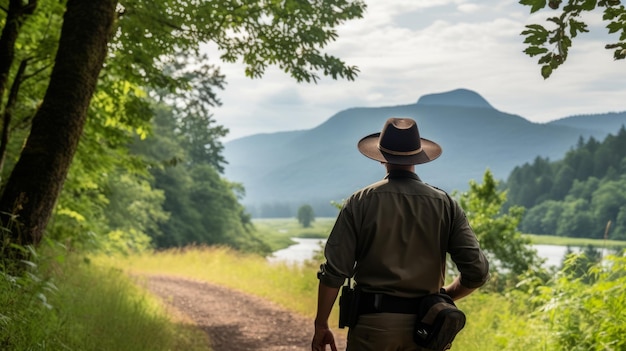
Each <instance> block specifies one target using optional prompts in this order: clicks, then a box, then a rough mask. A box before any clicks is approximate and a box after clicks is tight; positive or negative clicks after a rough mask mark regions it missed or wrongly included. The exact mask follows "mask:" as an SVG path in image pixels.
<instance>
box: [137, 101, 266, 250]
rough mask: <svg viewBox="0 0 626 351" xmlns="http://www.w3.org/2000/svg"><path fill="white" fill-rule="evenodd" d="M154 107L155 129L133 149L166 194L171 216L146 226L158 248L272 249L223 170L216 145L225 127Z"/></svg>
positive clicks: (165, 207) (238, 189)
mask: <svg viewBox="0 0 626 351" xmlns="http://www.w3.org/2000/svg"><path fill="white" fill-rule="evenodd" d="M154 111H155V112H156V115H155V120H154V127H153V133H152V134H151V135H150V136H148V137H147V138H145V139H144V140H136V141H135V143H134V144H133V153H135V154H136V155H138V156H141V157H143V158H144V159H145V160H146V162H147V163H148V164H150V165H152V168H151V170H150V173H151V175H152V176H153V179H154V180H153V182H152V186H153V187H154V188H155V189H159V191H161V192H162V194H163V201H162V206H163V210H165V211H166V212H167V214H168V216H169V217H168V218H167V220H163V221H160V222H158V223H157V224H156V226H152V227H150V228H146V233H148V235H149V236H150V237H152V239H153V240H154V243H155V245H156V247H158V248H167V247H173V246H185V245H191V244H223V245H228V246H231V247H234V248H237V249H241V250H247V251H255V252H259V253H264V254H267V253H269V247H268V246H267V245H266V244H265V243H264V242H263V241H262V240H261V239H260V238H259V237H257V236H256V235H255V234H254V233H253V232H252V231H251V224H250V218H249V216H248V215H247V214H246V213H245V211H244V208H243V206H242V205H241V204H240V203H239V199H240V196H242V194H243V188H242V187H241V185H239V184H236V183H231V182H229V181H227V180H226V179H223V178H222V177H221V176H220V174H219V172H218V171H219V169H220V164H221V162H223V160H222V158H221V155H220V153H219V152H214V151H215V150H213V148H212V147H210V145H211V142H216V140H218V138H219V137H220V136H222V135H223V132H224V129H223V128H222V127H219V126H218V127H212V123H213V120H212V119H211V118H210V116H197V115H194V114H192V113H191V112H189V113H187V114H184V115H180V114H179V113H180V110H177V109H171V108H168V107H166V106H163V105H161V106H158V107H155V108H154ZM198 130H201V131H198Z"/></svg>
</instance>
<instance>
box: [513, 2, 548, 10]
mask: <svg viewBox="0 0 626 351" xmlns="http://www.w3.org/2000/svg"><path fill="white" fill-rule="evenodd" d="M519 3H520V4H522V5H525V6H530V13H535V12H537V11H539V10H541V9H542V8H544V7H546V0H520V2H519Z"/></svg>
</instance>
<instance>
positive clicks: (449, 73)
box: [213, 0, 626, 142]
mask: <svg viewBox="0 0 626 351" xmlns="http://www.w3.org/2000/svg"><path fill="white" fill-rule="evenodd" d="M365 2H366V4H367V6H368V8H367V10H366V12H365V14H364V17H363V18H361V19H358V20H352V21H349V22H347V23H345V24H342V25H341V26H340V27H338V34H339V38H338V39H337V40H336V41H335V42H333V43H331V44H330V45H328V46H327V47H326V48H325V49H323V51H325V52H327V53H329V54H332V55H335V56H338V57H339V58H341V59H342V60H344V61H345V62H346V63H347V64H348V65H354V66H357V67H358V68H359V70H360V73H359V75H358V77H357V78H356V80H355V81H348V80H333V79H332V78H330V77H325V76H323V75H320V76H321V77H322V78H321V80H320V81H318V83H317V84H315V83H297V82H296V81H295V80H294V79H293V78H291V77H290V76H289V75H288V74H286V73H284V72H282V71H281V70H279V69H278V68H275V67H272V68H270V69H268V70H267V71H266V73H265V74H264V76H263V77H262V78H261V79H251V78H248V77H246V76H245V74H244V66H243V65H242V64H238V63H233V64H226V63H219V66H220V70H221V72H222V73H223V74H225V76H226V82H227V84H226V87H225V89H224V90H222V91H219V92H218V95H219V98H220V100H221V102H222V106H220V107H218V108H215V109H214V110H213V113H214V116H213V118H214V119H215V120H216V122H217V124H219V125H223V126H225V127H227V128H228V129H229V130H230V132H229V134H228V135H227V136H226V137H225V138H224V139H223V141H224V142H227V141H230V140H233V139H237V138H241V137H244V136H248V135H252V134H259V133H272V132H278V131H292V130H302V129H310V128H314V127H316V126H318V125H320V124H321V123H323V122H324V121H326V120H328V119H329V118H331V117H332V116H333V115H334V114H336V113H338V112H340V111H342V110H345V109H349V108H353V107H382V106H395V105H407V104H413V103H415V102H416V101H417V100H418V99H419V98H420V97H421V96H423V95H428V94H433V93H442V92H446V91H450V90H454V89H458V88H465V89H470V90H473V91H475V92H477V93H479V94H480V95H482V96H483V97H484V98H485V99H486V100H487V101H488V102H489V103H490V104H491V105H492V106H493V107H494V108H496V109H498V110H500V111H503V112H507V113H512V114H517V115H520V116H522V117H524V118H525V119H527V120H529V121H532V122H537V123H545V122H548V121H552V120H556V119H559V118H563V117H568V116H572V115H579V114H588V113H604V112H617V111H626V61H625V60H620V61H614V60H613V51H612V50H606V49H605V48H604V45H605V44H607V43H610V42H614V41H617V37H616V36H615V35H609V34H607V30H606V29H605V28H604V24H603V23H602V20H601V14H599V13H598V14H592V15H589V16H586V17H584V18H583V19H584V20H585V21H586V22H587V23H588V24H590V32H589V33H583V34H582V35H579V37H577V38H575V39H574V42H573V47H572V48H571V49H570V53H569V57H568V60H567V62H566V63H565V64H564V65H562V66H561V67H559V68H558V69H557V70H556V71H554V72H553V74H552V76H551V77H550V78H548V79H547V80H544V79H543V77H542V76H541V74H540V66H539V65H538V64H537V58H530V57H528V56H526V55H525V54H524V53H523V52H522V51H523V50H524V48H525V45H524V44H523V39H524V37H523V36H522V35H521V34H520V33H521V32H522V31H523V30H524V26H525V25H526V24H531V23H539V24H545V21H544V18H545V16H546V15H547V14H549V15H555V13H546V14H543V13H541V14H533V15H531V14H530V11H529V9H530V8H529V7H527V6H522V5H520V4H519V3H518V2H517V1H511V0H480V1H472V0H419V1H418V0H365ZM544 12H545V11H544ZM215 54H216V53H214V57H215ZM389 117H392V116H389ZM396 117H401V116H396ZM372 132H376V131H372Z"/></svg>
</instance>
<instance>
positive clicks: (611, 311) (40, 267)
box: [0, 219, 626, 351]
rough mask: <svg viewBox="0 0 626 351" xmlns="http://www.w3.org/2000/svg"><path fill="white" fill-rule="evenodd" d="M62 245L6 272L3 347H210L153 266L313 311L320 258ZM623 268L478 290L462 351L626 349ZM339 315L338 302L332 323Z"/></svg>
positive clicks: (292, 229) (290, 230)
mask: <svg viewBox="0 0 626 351" xmlns="http://www.w3.org/2000/svg"><path fill="white" fill-rule="evenodd" d="M255 226H256V228H257V230H258V231H259V232H260V233H263V235H264V236H265V237H267V239H268V241H270V242H272V243H273V244H272V245H273V247H275V248H276V249H279V248H282V247H285V246H286V245H289V241H290V239H289V238H291V237H298V236H300V237H325V236H326V235H327V233H328V231H329V230H330V228H331V227H332V219H317V220H316V221H315V222H314V223H313V227H311V228H301V227H300V226H299V225H298V223H297V221H296V220H295V219H280V220H259V221H255ZM576 244H578V243H576ZM56 252H57V251H55V250H44V253H45V255H42V257H40V258H39V259H38V260H36V261H37V262H33V263H32V266H33V267H32V270H31V272H32V273H31V274H30V275H28V276H27V277H26V278H19V279H18V278H15V277H10V276H8V275H6V274H5V275H4V276H3V277H2V278H3V279H2V280H0V284H1V286H0V306H8V307H4V308H3V310H1V311H0V326H1V328H0V349H7V347H3V346H7V345H10V346H11V347H10V348H8V349H12V350H111V351H114V350H115V351H118V350H153V351H159V350H191V351H195V350H209V349H208V347H207V346H206V339H205V337H204V335H203V334H202V333H201V332H200V331H199V330H197V329H196V328H195V327H194V326H193V324H192V323H190V322H189V321H188V320H185V319H181V318H180V316H174V315H171V314H169V313H168V311H167V310H166V309H165V308H164V307H163V306H161V305H160V304H159V303H158V302H156V301H157V300H155V298H154V297H152V296H151V295H150V294H148V293H146V292H145V291H144V290H143V289H142V288H141V286H140V285H139V284H135V283H134V282H135V281H134V280H133V278H132V277H134V276H136V275H142V274H154V273H159V274H170V275H176V276H181V277H188V278H193V279H198V280H202V281H207V282H212V283H216V284H220V285H223V286H227V287H230V288H233V289H236V290H239V291H243V292H247V293H250V294H253V295H257V296H260V297H263V298H265V299H268V300H271V301H273V302H275V303H277V304H279V305H281V306H283V307H284V308H286V309H289V310H292V311H295V312H297V313H299V314H301V315H303V316H305V317H308V318H311V321H312V320H313V318H314V313H315V306H316V293H317V279H316V275H315V273H316V271H317V269H318V266H319V263H320V262H319V261H318V260H317V259H314V260H312V261H310V262H305V263H304V264H298V265H289V264H284V263H270V262H269V261H268V260H267V259H266V258H264V257H261V256H258V255H254V254H244V253H241V252H237V251H234V250H232V249H229V248H226V247H205V246H197V247H187V248H184V249H173V250H167V251H160V252H146V253H143V254H136V255H126V256H124V255H118V256H107V255H89V256H85V255H78V254H63V255H60V256H59V255H57V254H56ZM614 267H616V268H615V269H616V271H615V272H608V273H606V274H605V275H602V274H604V273H598V275H597V278H596V280H595V282H597V283H598V284H588V282H587V283H585V282H582V281H580V280H575V279H567V275H565V274H564V275H563V276H561V277H559V276H558V275H557V278H556V279H555V280H554V282H551V283H550V285H542V284H541V283H538V282H535V281H533V278H532V276H529V278H528V279H527V280H526V281H524V282H523V284H522V285H523V287H522V288H520V289H511V290H510V291H505V292H494V291H491V290H490V289H489V288H488V287H486V288H485V289H481V290H479V291H478V292H477V293H475V294H473V295H471V296H469V297H467V298H465V299H462V300H460V301H459V302H458V305H459V307H460V308H461V309H462V310H463V311H465V313H466V314H467V317H468V322H467V325H466V327H465V329H464V330H463V331H462V332H461V333H460V334H459V336H458V337H457V339H456V340H455V342H454V346H453V348H452V350H469V351H472V350H480V351H491V350H494V351H495V350H498V351H501V350H519V351H532V350H550V351H552V350H581V351H582V350H624V349H625V348H624V347H626V345H625V344H624V343H625V341H620V340H617V341H616V339H615V335H626V330H624V328H626V326H624V323H623V321H624V312H625V311H626V309H625V308H624V306H623V302H624V297H625V295H626V292H624V291H623V288H621V287H622V286H623V284H624V283H626V282H625V281H624V280H625V279H626V278H625V276H626V275H625V274H624V271H626V269H625V267H626V264H625V263H624V262H623V261H616V263H615V264H614ZM598 301H600V302H598ZM619 301H622V303H620V302H619ZM620 316H621V317H620ZM337 317H338V316H337V308H335V309H334V311H333V315H332V316H331V321H330V324H331V326H336V325H337ZM594 328H595V329H594ZM334 330H335V332H337V333H344V332H345V330H341V329H337V328H334ZM581 330H582V332H581ZM594 330H595V331H594ZM577 333H578V334H577ZM594 333H595V334H594ZM588 334H589V335H591V334H593V335H596V334H597V335H596V336H593V335H591V336H589V335H588ZM580 335H582V337H585V338H586V339H584V340H583V341H584V342H581V339H580V338H581V336H580ZM592 336H593V338H591V337H592ZM564 338H565V339H564ZM567 338H569V339H567ZM590 338H591V339H590ZM594 338H595V339H594ZM601 338H604V339H602V340H607V341H602V340H601ZM619 338H620V339H621V338H622V337H621V336H620V337H619ZM568 340H569V341H568ZM585 340H586V341H585ZM598 340H600V341H598ZM577 344H580V345H581V346H580V347H578V348H576V347H573V346H572V345H577Z"/></svg>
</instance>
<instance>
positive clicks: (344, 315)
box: [339, 284, 361, 329]
mask: <svg viewBox="0 0 626 351" xmlns="http://www.w3.org/2000/svg"><path fill="white" fill-rule="evenodd" d="M350 285H351V284H348V285H344V286H343V287H342V288H341V296H339V328H342V329H343V328H345V327H348V328H352V327H354V326H355V325H356V322H357V319H358V318H359V298H360V296H361V291H360V289H359V288H358V287H357V288H356V289H355V288H353V287H352V286H350Z"/></svg>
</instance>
